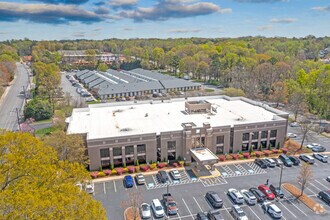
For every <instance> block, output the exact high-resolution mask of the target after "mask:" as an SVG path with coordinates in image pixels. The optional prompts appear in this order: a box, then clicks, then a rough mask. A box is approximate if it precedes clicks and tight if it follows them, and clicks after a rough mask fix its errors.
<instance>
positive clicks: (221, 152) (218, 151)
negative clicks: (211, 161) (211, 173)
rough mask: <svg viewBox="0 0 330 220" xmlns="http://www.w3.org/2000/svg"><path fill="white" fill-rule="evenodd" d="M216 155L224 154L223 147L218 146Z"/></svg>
mask: <svg viewBox="0 0 330 220" xmlns="http://www.w3.org/2000/svg"><path fill="white" fill-rule="evenodd" d="M215 153H216V154H223V146H217V148H216V150H215Z"/></svg>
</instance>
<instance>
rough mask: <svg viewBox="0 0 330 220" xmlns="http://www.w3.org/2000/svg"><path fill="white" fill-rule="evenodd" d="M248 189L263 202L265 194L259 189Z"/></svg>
mask: <svg viewBox="0 0 330 220" xmlns="http://www.w3.org/2000/svg"><path fill="white" fill-rule="evenodd" d="M249 191H250V192H251V193H252V194H253V195H254V196H255V197H256V198H257V201H258V202H264V201H265V200H266V195H265V194H263V192H261V191H260V190H259V189H257V188H255V187H252V188H250V189H249Z"/></svg>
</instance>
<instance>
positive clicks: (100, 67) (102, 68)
mask: <svg viewBox="0 0 330 220" xmlns="http://www.w3.org/2000/svg"><path fill="white" fill-rule="evenodd" d="M96 69H97V70H99V71H102V72H106V71H107V70H108V69H109V67H108V65H107V64H105V63H102V62H100V63H99V64H98V65H97V68H96Z"/></svg>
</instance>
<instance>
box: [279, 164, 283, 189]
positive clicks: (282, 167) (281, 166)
mask: <svg viewBox="0 0 330 220" xmlns="http://www.w3.org/2000/svg"><path fill="white" fill-rule="evenodd" d="M282 173H283V164H282V165H281V174H280V185H279V187H280V189H281V185H282Z"/></svg>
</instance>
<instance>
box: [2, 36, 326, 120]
mask: <svg viewBox="0 0 330 220" xmlns="http://www.w3.org/2000/svg"><path fill="white" fill-rule="evenodd" d="M22 42H24V43H22ZM28 42H30V44H31V45H30V48H31V51H30V54H32V55H33V59H34V61H35V62H36V61H41V62H45V63H60V59H61V58H60V54H59V53H58V50H88V51H92V50H94V51H96V52H112V53H116V54H124V55H126V56H127V58H128V61H127V63H130V62H132V63H133V62H135V63H136V62H137V61H136V60H138V61H139V62H140V64H141V66H142V68H146V69H162V70H163V71H166V72H169V73H171V74H173V75H176V76H179V77H182V76H183V75H185V74H189V75H190V76H191V78H193V79H196V80H199V81H205V82H210V83H213V84H221V85H223V86H225V87H231V88H236V89H241V90H243V91H244V92H245V94H246V95H247V96H248V97H250V98H253V99H264V100H269V101H272V102H276V103H289V104H290V106H291V107H292V109H293V111H295V112H296V111H297V107H296V106H297V102H298V101H297V100H299V103H303V104H299V106H300V108H299V111H302V107H304V108H303V109H304V110H306V109H307V110H309V111H310V112H312V113H314V114H318V115H320V116H322V117H325V118H328V119H329V118H330V110H329V108H330V107H329V101H328V100H330V94H329V89H327V88H329V77H330V76H329V74H330V73H329V65H327V64H324V63H322V62H320V61H319V51H321V50H323V49H325V48H328V47H330V38H329V37H324V38H315V37H314V36H307V37H305V38H299V39H298V38H292V39H288V38H264V37H244V38H237V39H224V38H215V39H207V38H189V39H188V38H186V39H130V40H120V39H109V40H102V41H92V40H77V41H40V42H32V41H27V40H23V41H11V42H7V43H8V44H14V45H18V44H23V45H24V48H28V46H26V44H28ZM22 51H23V53H26V52H27V50H22ZM22 51H21V52H22ZM127 63H126V65H125V66H128V67H129V66H130V65H129V64H127ZM95 65H96V66H95V68H97V67H98V66H99V64H95ZM99 69H101V68H99ZM102 69H104V66H103V68H102ZM296 93H298V94H296ZM297 97H299V98H297Z"/></svg>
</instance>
